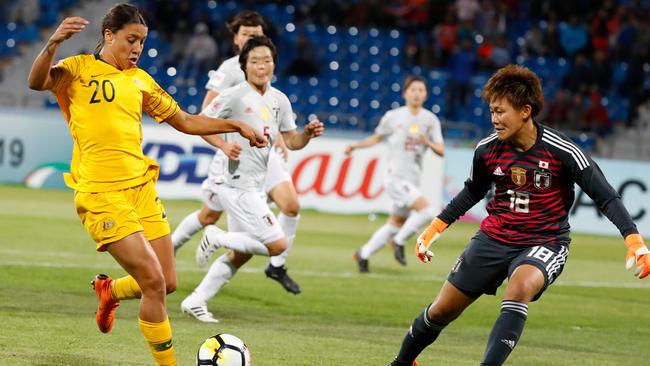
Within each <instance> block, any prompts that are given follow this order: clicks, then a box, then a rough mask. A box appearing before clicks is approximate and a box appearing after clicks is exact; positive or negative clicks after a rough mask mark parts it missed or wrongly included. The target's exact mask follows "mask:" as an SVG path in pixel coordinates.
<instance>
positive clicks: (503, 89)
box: [483, 65, 544, 117]
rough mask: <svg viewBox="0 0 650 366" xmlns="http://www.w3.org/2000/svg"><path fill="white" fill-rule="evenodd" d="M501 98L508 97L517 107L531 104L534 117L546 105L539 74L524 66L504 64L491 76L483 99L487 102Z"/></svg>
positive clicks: (484, 89)
mask: <svg viewBox="0 0 650 366" xmlns="http://www.w3.org/2000/svg"><path fill="white" fill-rule="evenodd" d="M500 98H506V100H507V101H508V102H509V103H510V104H512V106H513V107H515V108H517V109H522V108H523V107H524V106H526V105H527V104H528V105H530V107H531V109H532V113H531V116H533V117H534V116H535V115H537V114H538V113H539V112H540V111H541V110H542V108H543V107H544V93H542V82H541V81H540V80H539V77H538V76H537V74H535V73H534V72H532V71H530V70H529V69H528V68H526V67H524V66H520V65H507V66H504V67H502V68H500V69H499V70H497V71H496V72H495V73H494V74H493V75H492V77H490V79H489V80H488V81H487V84H485V87H484V88H483V100H484V101H485V102H486V103H490V102H492V101H493V100H494V99H500Z"/></svg>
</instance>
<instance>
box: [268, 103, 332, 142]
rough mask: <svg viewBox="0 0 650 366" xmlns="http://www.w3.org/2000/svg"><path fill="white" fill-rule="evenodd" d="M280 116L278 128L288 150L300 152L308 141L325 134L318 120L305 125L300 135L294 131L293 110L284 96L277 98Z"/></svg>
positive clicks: (323, 127) (321, 123) (323, 126)
mask: <svg viewBox="0 0 650 366" xmlns="http://www.w3.org/2000/svg"><path fill="white" fill-rule="evenodd" d="M278 102H279V104H280V105H279V108H280V114H279V116H278V118H279V119H278V126H279V130H280V133H281V134H282V138H283V139H284V143H285V145H287V147H288V148H289V150H300V149H302V148H303V147H305V146H307V144H308V143H309V140H311V139H313V138H314V137H318V136H321V135H322V134H323V132H325V125H324V124H323V122H321V121H319V120H318V119H314V120H312V121H311V122H309V123H308V124H306V125H305V127H304V128H303V130H302V132H301V133H298V132H297V131H296V121H295V120H294V118H293V109H292V108H291V103H290V102H289V98H287V96H286V95H284V94H280V97H279V100H278Z"/></svg>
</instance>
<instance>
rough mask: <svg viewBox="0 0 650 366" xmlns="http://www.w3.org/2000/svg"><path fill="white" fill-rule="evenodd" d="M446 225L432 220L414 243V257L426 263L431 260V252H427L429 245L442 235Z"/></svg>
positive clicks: (436, 219)
mask: <svg viewBox="0 0 650 366" xmlns="http://www.w3.org/2000/svg"><path fill="white" fill-rule="evenodd" d="M447 226H449V225H447V223H446V222H444V221H442V220H440V219H439V218H437V217H436V218H435V219H433V221H431V224H429V226H428V227H427V228H426V229H425V230H424V232H422V234H420V236H419V237H418V241H417V242H416V243H415V255H417V256H418V258H419V259H420V260H421V261H422V262H424V263H428V262H430V261H431V258H433V252H432V251H430V250H429V247H430V246H431V244H433V243H434V242H435V241H436V240H438V238H439V237H440V233H442V232H443V231H444V230H445V229H446V228H447Z"/></svg>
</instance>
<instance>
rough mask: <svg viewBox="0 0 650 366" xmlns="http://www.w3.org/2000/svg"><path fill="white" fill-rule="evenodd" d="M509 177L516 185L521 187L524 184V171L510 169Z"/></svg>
mask: <svg viewBox="0 0 650 366" xmlns="http://www.w3.org/2000/svg"><path fill="white" fill-rule="evenodd" d="M510 177H511V178H512V181H513V182H514V183H515V184H516V185H518V186H523V185H524V184H526V169H524V168H517V167H515V168H510Z"/></svg>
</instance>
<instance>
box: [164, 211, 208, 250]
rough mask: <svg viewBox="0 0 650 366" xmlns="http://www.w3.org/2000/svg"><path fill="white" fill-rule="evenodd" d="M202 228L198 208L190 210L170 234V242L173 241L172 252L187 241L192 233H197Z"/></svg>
mask: <svg viewBox="0 0 650 366" xmlns="http://www.w3.org/2000/svg"><path fill="white" fill-rule="evenodd" d="M201 229H203V225H201V221H199V210H196V211H194V212H192V213H191V214H189V215H187V216H185V218H183V220H182V221H181V223H180V224H178V227H176V230H174V233H173V234H172V243H174V252H176V250H178V248H180V247H182V246H183V244H185V243H187V241H188V240H190V239H191V238H192V235H194V234H196V233H198V232H199V231H201Z"/></svg>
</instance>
